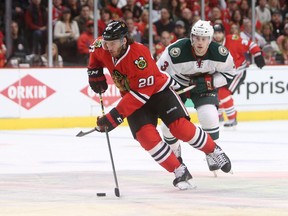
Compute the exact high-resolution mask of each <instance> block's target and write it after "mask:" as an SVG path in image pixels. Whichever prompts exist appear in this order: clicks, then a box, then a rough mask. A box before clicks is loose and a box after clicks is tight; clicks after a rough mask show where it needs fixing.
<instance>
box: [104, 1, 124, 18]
mask: <svg viewBox="0 0 288 216" xmlns="http://www.w3.org/2000/svg"><path fill="white" fill-rule="evenodd" d="M108 2H109V3H108V5H107V6H106V8H107V9H108V10H110V11H111V14H112V19H113V20H119V19H120V18H121V17H122V16H123V14H122V11H121V9H120V8H118V7H117V4H118V0H109V1H108Z"/></svg>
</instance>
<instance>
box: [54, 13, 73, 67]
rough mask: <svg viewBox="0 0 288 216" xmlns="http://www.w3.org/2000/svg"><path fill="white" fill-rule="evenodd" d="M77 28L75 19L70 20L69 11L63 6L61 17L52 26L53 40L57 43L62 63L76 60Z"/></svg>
mask: <svg viewBox="0 0 288 216" xmlns="http://www.w3.org/2000/svg"><path fill="white" fill-rule="evenodd" d="M78 38H79V28H78V24H77V22H76V21H74V20H72V17H71V11H70V9H69V8H65V10H63V11H62V17H61V19H60V20H59V21H57V22H56V24H55V27H54V42H55V43H56V44H57V46H58V49H59V54H60V55H61V56H62V57H63V60H64V64H65V63H67V64H69V63H75V62H77V55H75V54H76V53H77V40H78Z"/></svg>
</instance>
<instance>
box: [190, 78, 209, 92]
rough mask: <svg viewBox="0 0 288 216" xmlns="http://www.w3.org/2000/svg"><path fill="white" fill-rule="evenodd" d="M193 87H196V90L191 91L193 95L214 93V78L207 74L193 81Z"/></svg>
mask: <svg viewBox="0 0 288 216" xmlns="http://www.w3.org/2000/svg"><path fill="white" fill-rule="evenodd" d="M192 84H193V85H196V86H195V88H193V89H192V90H191V92H192V93H203V92H206V91H212V90H213V89H214V87H213V77H212V76H211V75H208V74H206V75H205V76H200V77H196V78H195V79H194V80H193V81H192Z"/></svg>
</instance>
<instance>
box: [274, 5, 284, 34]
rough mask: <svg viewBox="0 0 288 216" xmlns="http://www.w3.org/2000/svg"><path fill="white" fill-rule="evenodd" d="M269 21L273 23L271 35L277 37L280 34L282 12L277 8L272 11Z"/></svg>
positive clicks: (282, 25) (282, 26)
mask: <svg viewBox="0 0 288 216" xmlns="http://www.w3.org/2000/svg"><path fill="white" fill-rule="evenodd" d="M271 23H272V25H273V36H274V37H275V38H278V37H279V36H280V35H281V34H282V30H283V28H284V24H283V22H282V14H281V12H280V11H279V10H276V11H274V12H273V13H272V19H271Z"/></svg>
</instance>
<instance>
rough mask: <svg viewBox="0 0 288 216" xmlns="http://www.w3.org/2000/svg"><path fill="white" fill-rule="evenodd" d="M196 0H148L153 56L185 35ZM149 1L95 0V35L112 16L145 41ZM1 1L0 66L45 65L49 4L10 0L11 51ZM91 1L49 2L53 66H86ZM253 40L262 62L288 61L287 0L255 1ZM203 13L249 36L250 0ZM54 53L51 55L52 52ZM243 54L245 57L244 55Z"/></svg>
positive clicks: (225, 1) (223, 2)
mask: <svg viewBox="0 0 288 216" xmlns="http://www.w3.org/2000/svg"><path fill="white" fill-rule="evenodd" d="M200 2H201V1H197V0H153V6H152V7H153V9H152V17H153V26H152V29H153V44H154V51H153V54H154V56H155V59H157V58H158V57H159V55H161V52H162V51H163V50H164V49H165V47H166V46H168V45H169V44H171V43H173V42H174V41H176V40H177V39H180V38H183V37H189V33H190V30H191V26H192V25H193V23H194V22H195V21H197V20H199V19H200V15H201V14H200V11H201V7H200ZM148 3H149V1H148V0H100V1H97V4H98V5H97V6H98V9H99V10H98V11H96V13H97V17H98V18H99V19H98V20H97V24H98V35H101V34H102V32H103V30H104V28H105V26H106V25H107V23H108V22H109V21H110V20H112V19H116V20H117V19H123V20H124V21H126V22H127V25H128V29H129V34H130V35H131V36H132V37H133V38H134V40H135V41H137V42H140V43H143V44H145V45H147V46H148V44H149V25H148V23H149V20H148V19H149V4H148ZM4 4H5V1H1V3H0V6H1V7H0V8H1V9H0V15H1V14H2V15H3V16H2V15H1V16H0V17H1V20H0V67H5V66H15V65H18V64H19V63H21V62H22V63H23V62H28V63H29V64H30V65H32V66H47V30H48V29H47V28H48V25H47V20H48V5H47V1H44V0H13V1H12V22H11V28H10V29H11V36H12V50H11V52H10V53H11V54H10V55H9V56H7V50H6V46H5V40H4V39H5V37H4V36H5V31H4V30H5V20H4V14H5V11H4V10H5V5H4ZM93 5H94V1H93V0H53V12H52V13H53V15H52V16H53V50H54V51H53V54H54V55H53V64H54V66H58V67H61V66H63V65H64V66H86V64H87V61H88V56H89V45H90V44H91V43H92V42H93V40H94V14H95V11H94V6H93ZM255 11H256V24H255V29H256V34H255V40H256V41H255V42H256V43H257V44H258V45H259V46H260V47H261V48H262V50H263V55H264V57H265V61H266V64H268V65H269V64H288V1H287V0H258V1H256V8H255ZM204 12H205V17H206V20H210V21H211V24H212V25H213V24H215V23H222V24H223V25H224V27H225V32H226V34H239V35H240V36H241V37H242V38H247V39H251V36H252V35H251V32H252V28H254V26H252V21H251V18H252V7H251V0H220V1H216V0H209V1H208V0H206V1H205V8H204ZM54 52H55V53H54ZM247 58H248V57H247Z"/></svg>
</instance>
